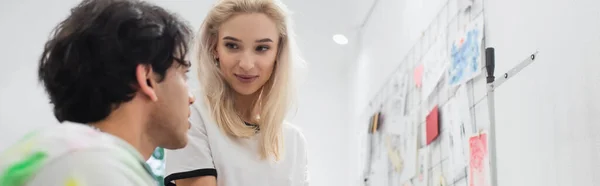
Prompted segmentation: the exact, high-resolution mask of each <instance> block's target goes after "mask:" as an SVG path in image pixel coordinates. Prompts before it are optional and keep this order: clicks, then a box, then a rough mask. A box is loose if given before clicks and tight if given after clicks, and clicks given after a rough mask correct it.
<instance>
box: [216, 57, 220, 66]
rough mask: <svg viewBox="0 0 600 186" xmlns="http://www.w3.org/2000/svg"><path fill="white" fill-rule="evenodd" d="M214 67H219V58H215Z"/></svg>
mask: <svg viewBox="0 0 600 186" xmlns="http://www.w3.org/2000/svg"><path fill="white" fill-rule="evenodd" d="M215 66H217V67H219V58H215Z"/></svg>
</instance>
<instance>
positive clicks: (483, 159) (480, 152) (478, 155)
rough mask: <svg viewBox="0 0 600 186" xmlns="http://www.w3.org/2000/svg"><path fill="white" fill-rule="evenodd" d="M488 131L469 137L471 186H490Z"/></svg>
mask: <svg viewBox="0 0 600 186" xmlns="http://www.w3.org/2000/svg"><path fill="white" fill-rule="evenodd" d="M487 142H488V140H487V133H485V132H482V133H480V134H477V135H475V136H472V137H471V138H470V139H469V186H490V179H489V178H490V172H489V170H490V166H489V158H488V143H487Z"/></svg>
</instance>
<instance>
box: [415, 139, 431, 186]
mask: <svg viewBox="0 0 600 186" xmlns="http://www.w3.org/2000/svg"><path fill="white" fill-rule="evenodd" d="M429 157H430V155H429V150H428V148H427V147H423V148H421V149H419V166H418V167H419V170H418V172H417V176H416V177H415V178H414V180H413V184H414V185H415V186H427V185H428V183H429V166H430V164H429V161H430V160H431V159H430V158H429Z"/></svg>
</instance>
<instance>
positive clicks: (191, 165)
mask: <svg viewBox="0 0 600 186" xmlns="http://www.w3.org/2000/svg"><path fill="white" fill-rule="evenodd" d="M190 121H191V124H192V127H191V129H190V130H189V132H188V136H189V143H188V145H187V146H186V147H185V148H183V149H179V150H167V151H166V154H165V156H166V167H165V171H166V177H165V185H166V186H169V185H174V184H173V181H174V180H179V179H185V178H193V177H199V176H207V175H213V176H216V177H217V185H219V186H306V185H308V172H307V170H308V169H307V152H306V140H305V139H304V136H303V135H302V133H300V131H299V130H298V129H297V128H295V127H294V126H291V125H290V124H284V126H283V127H282V128H283V140H284V143H283V145H284V146H283V149H284V150H283V151H282V156H281V157H282V158H281V160H279V161H278V162H275V161H274V160H270V159H261V158H260V155H259V151H258V145H259V144H258V137H259V136H258V135H256V136H254V137H251V138H247V139H246V138H234V137H230V136H229V135H227V134H225V133H224V132H222V130H220V129H219V127H218V126H217V124H216V123H215V121H214V119H212V117H211V116H210V113H209V112H208V110H207V106H206V105H204V102H202V101H201V99H199V100H198V101H197V102H196V103H194V104H193V105H192V114H191V118H190Z"/></svg>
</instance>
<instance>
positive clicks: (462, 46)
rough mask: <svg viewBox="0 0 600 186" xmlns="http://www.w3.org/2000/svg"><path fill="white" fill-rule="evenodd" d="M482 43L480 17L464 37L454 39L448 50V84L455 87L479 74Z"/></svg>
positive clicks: (481, 66) (481, 19)
mask: <svg viewBox="0 0 600 186" xmlns="http://www.w3.org/2000/svg"><path fill="white" fill-rule="evenodd" d="M482 43H483V18H482V17H480V18H479V19H477V20H476V21H474V23H473V24H471V26H470V27H469V29H468V30H467V31H466V33H465V34H464V35H462V36H461V37H460V38H458V39H456V40H455V41H454V42H453V43H452V46H451V49H450V58H451V60H450V67H449V68H448V77H449V78H448V84H450V85H451V86H456V85H459V84H462V83H464V82H467V81H469V80H471V79H473V78H474V77H476V76H478V75H479V74H481V70H482V68H483V65H482V55H481V53H482V52H481V51H482V49H483V48H482V47H483V46H482Z"/></svg>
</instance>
